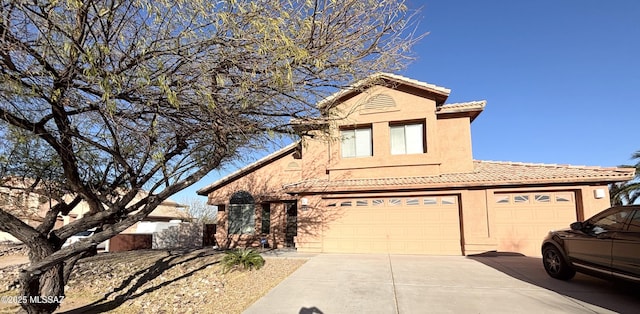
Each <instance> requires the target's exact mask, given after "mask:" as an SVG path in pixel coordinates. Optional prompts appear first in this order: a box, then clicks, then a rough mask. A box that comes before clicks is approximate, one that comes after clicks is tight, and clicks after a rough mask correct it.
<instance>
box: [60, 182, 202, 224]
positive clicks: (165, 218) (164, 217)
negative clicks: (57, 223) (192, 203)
mask: <svg viewBox="0 0 640 314" xmlns="http://www.w3.org/2000/svg"><path fill="white" fill-rule="evenodd" d="M147 194H148V193H147V192H144V191H141V192H139V193H138V195H136V197H134V199H133V200H132V201H131V203H135V202H137V201H139V200H140V199H142V198H144V197H146V196H147ZM186 209H187V206H186V205H182V204H179V203H177V202H175V201H173V200H171V199H167V200H165V201H164V202H162V203H160V205H158V207H156V208H155V209H154V210H153V211H152V212H151V213H150V214H149V215H147V217H145V218H144V219H142V221H139V222H137V223H135V224H134V225H133V226H131V227H129V228H127V229H126V230H125V231H123V232H122V233H136V232H137V229H138V225H139V224H140V223H141V222H151V221H153V222H170V221H178V220H179V221H185V222H186V221H191V219H192V218H191V216H190V215H189V214H188V213H187V211H186ZM87 212H89V205H88V204H87V203H86V202H81V203H80V204H78V206H76V207H74V208H73V209H72V210H71V212H69V216H68V218H67V221H66V223H69V222H72V221H74V220H76V219H80V218H82V216H83V215H84V214H85V213H87ZM135 213H136V212H133V213H132V214H135ZM65 218H66V217H65ZM66 223H65V224H66Z"/></svg>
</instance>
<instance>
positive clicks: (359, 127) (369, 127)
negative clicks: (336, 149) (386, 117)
mask: <svg viewBox="0 0 640 314" xmlns="http://www.w3.org/2000/svg"><path fill="white" fill-rule="evenodd" d="M358 130H361V131H364V130H367V131H369V152H368V155H358V145H357V143H358V141H357V140H356V139H355V138H356V137H357V135H356V133H357V131H358ZM350 131H352V132H353V137H354V140H353V143H354V147H353V151H354V154H353V156H345V152H346V150H345V149H344V145H345V143H344V141H343V138H344V137H345V134H344V133H343V132H350ZM372 156H373V127H372V125H371V124H364V125H356V126H351V127H341V128H340V157H341V158H346V159H351V158H366V157H372Z"/></svg>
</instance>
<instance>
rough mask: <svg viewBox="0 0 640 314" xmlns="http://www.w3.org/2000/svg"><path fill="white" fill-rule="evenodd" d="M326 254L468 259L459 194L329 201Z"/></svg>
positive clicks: (325, 227) (325, 224)
mask: <svg viewBox="0 0 640 314" xmlns="http://www.w3.org/2000/svg"><path fill="white" fill-rule="evenodd" d="M326 204H327V207H326V208H327V211H325V213H326V214H327V215H326V216H325V220H324V221H325V223H324V228H323V237H322V244H323V251H324V252H330V253H397V254H433V255H462V249H461V244H460V216H459V210H458V197H457V196H455V195H444V196H420V197H385V198H357V199H355V198H354V199H339V200H327V202H326Z"/></svg>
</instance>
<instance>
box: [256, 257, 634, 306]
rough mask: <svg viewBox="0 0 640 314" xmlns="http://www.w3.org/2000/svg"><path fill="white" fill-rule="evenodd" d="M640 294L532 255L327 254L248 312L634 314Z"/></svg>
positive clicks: (280, 285)
mask: <svg viewBox="0 0 640 314" xmlns="http://www.w3.org/2000/svg"><path fill="white" fill-rule="evenodd" d="M286 256H287V255H285V256H283V257H285V258H286ZM289 256H290V255H289ZM638 290H639V289H637V287H635V288H629V287H625V286H623V285H617V284H615V285H614V284H612V283H610V282H608V281H603V280H600V279H596V278H592V277H589V276H585V275H581V274H578V275H576V278H574V279H573V280H571V281H569V282H562V281H558V280H554V279H551V278H549V277H548V276H547V275H546V274H545V272H544V269H543V268H542V266H541V262H540V259H539V258H530V257H524V256H485V257H463V256H412V255H342V254H319V255H316V256H314V257H311V259H310V260H309V261H308V262H307V263H306V264H305V265H303V266H302V267H301V268H300V269H298V270H297V271H296V272H294V273H293V274H292V275H291V276H289V277H288V278H287V279H285V280H284V281H282V282H281V283H280V284H279V285H278V286H276V287H275V288H274V289H272V290H271V291H270V292H269V293H268V294H267V295H266V296H264V297H263V298H261V299H259V300H258V301H257V302H256V303H254V304H253V305H252V306H251V307H250V308H248V309H247V310H246V311H245V313H249V314H251V313H300V314H312V313H324V314H329V313H331V314H333V313H533V312H536V313H615V312H619V313H633V312H637V311H638V309H640V298H639V296H640V295H639V294H638V292H630V291H638Z"/></svg>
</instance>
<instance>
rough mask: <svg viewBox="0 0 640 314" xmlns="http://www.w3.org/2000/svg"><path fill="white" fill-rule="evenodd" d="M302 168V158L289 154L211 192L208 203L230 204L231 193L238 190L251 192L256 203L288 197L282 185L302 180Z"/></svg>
mask: <svg viewBox="0 0 640 314" xmlns="http://www.w3.org/2000/svg"><path fill="white" fill-rule="evenodd" d="M302 169H303V168H302V160H300V159H296V158H294V154H293V153H290V154H287V155H286V156H283V157H282V158H279V159H277V160H274V161H272V162H271V163H269V164H267V165H265V166H263V167H260V168H258V169H256V170H255V171H253V172H251V173H249V174H247V175H245V176H242V177H240V178H238V179H237V180H233V181H230V182H229V183H227V184H225V185H223V186H221V187H219V188H218V189H216V190H214V191H213V192H211V193H209V195H208V203H209V204H210V205H219V204H228V203H229V199H230V198H231V195H233V193H235V192H238V191H247V192H249V193H250V194H251V195H252V196H253V198H254V199H255V200H256V203H260V202H264V201H271V200H279V199H283V197H284V199H287V197H288V195H287V194H284V193H283V192H282V185H283V184H285V183H290V182H296V181H299V180H301V179H302V172H303V170H302Z"/></svg>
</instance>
